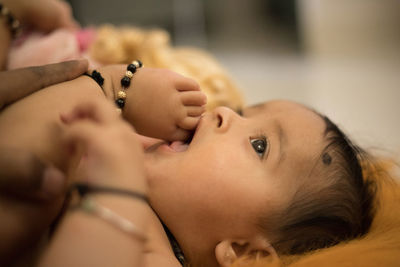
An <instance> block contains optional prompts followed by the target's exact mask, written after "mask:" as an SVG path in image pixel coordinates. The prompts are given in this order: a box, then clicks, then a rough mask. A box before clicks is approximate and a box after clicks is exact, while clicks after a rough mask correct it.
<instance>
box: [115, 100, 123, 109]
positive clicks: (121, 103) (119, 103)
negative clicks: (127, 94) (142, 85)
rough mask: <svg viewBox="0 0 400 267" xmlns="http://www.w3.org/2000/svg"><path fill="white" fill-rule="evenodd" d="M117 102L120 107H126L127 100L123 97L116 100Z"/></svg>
mask: <svg viewBox="0 0 400 267" xmlns="http://www.w3.org/2000/svg"><path fill="white" fill-rule="evenodd" d="M115 104H116V105H117V106H118V107H119V108H120V109H122V108H124V106H125V100H124V99H122V98H118V99H117V100H115Z"/></svg>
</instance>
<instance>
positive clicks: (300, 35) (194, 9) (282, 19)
mask: <svg viewBox="0 0 400 267" xmlns="http://www.w3.org/2000/svg"><path fill="white" fill-rule="evenodd" d="M69 2H70V3H71V5H72V7H73V10H74V15H75V17H76V18H77V19H78V21H80V22H81V24H82V25H84V26H89V25H99V24H104V23H112V24H115V25H126V24H131V25H136V26H141V27H145V28H152V27H158V28H163V29H165V30H167V31H168V32H170V34H171V36H172V39H173V42H174V45H177V46H181V45H184V46H187V45H190V46H196V47H200V48H204V49H206V50H208V51H209V52H211V53H212V54H213V55H214V56H215V57H216V58H217V59H218V61H219V62H220V63H221V64H222V65H223V66H224V67H225V68H226V69H227V70H228V71H229V72H230V73H231V75H232V76H233V77H234V79H235V80H236V82H237V83H238V85H239V86H240V88H242V91H243V93H244V95H245V97H246V101H247V103H248V104H253V103H257V102H261V101H265V100H270V99H277V98H279V99H291V100H294V101H297V102H300V103H303V104H306V105H309V106H311V107H313V108H315V109H317V110H318V111H320V112H322V113H324V114H327V115H328V116H329V117H330V118H331V119H332V120H334V121H335V122H337V123H338V124H339V125H340V126H342V127H343V128H344V129H345V132H347V133H349V134H350V136H351V137H353V138H355V139H356V141H357V142H358V143H359V144H361V145H363V146H366V147H367V148H373V149H375V150H377V151H380V152H383V153H385V154H388V153H389V154H390V155H395V156H398V155H399V154H400V118H399V117H400V1H399V0H246V1H243V0H145V1H139V0H130V1H128V0H113V1H109V0H85V1H80V0H69Z"/></svg>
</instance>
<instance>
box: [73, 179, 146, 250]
mask: <svg viewBox="0 0 400 267" xmlns="http://www.w3.org/2000/svg"><path fill="white" fill-rule="evenodd" d="M73 191H76V192H78V194H79V196H80V201H79V203H78V205H77V206H75V208H79V209H81V210H83V211H84V212H86V213H88V214H91V215H93V216H96V217H98V218H100V219H102V220H104V221H105V222H107V223H109V224H111V225H112V226H114V227H116V228H118V229H119V230H121V231H123V232H125V233H127V234H129V235H131V236H133V237H135V238H137V239H139V240H140V241H142V242H145V241H146V240H147V236H146V235H145V233H144V232H143V231H141V230H140V229H139V228H138V227H137V226H136V225H135V224H134V223H133V222H131V221H129V220H128V219H126V218H124V217H123V216H121V215H119V214H117V213H115V212H114V211H112V210H111V209H109V208H106V207H104V206H102V205H100V204H99V203H97V201H95V200H94V199H93V198H92V197H90V196H89V194H96V193H106V194H114V195H120V196H126V197H131V198H134V199H138V200H140V201H144V202H145V203H148V198H147V196H146V195H144V194H142V193H139V192H135V191H130V190H125V189H120V188H114V187H103V186H95V185H88V184H83V183H76V184H73V185H72V186H71V188H70V190H69V194H71V193H72V192H73Z"/></svg>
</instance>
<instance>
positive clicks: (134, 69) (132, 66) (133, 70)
mask: <svg viewBox="0 0 400 267" xmlns="http://www.w3.org/2000/svg"><path fill="white" fill-rule="evenodd" d="M127 69H128V70H129V71H130V72H132V73H135V72H136V66H135V65H133V64H129V65H128V68H127Z"/></svg>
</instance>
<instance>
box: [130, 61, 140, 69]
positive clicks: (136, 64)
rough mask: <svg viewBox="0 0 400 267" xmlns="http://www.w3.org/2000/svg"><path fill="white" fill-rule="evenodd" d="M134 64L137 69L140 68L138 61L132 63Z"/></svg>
mask: <svg viewBox="0 0 400 267" xmlns="http://www.w3.org/2000/svg"><path fill="white" fill-rule="evenodd" d="M132 64H133V65H135V66H136V68H140V65H139V62H138V61H137V60H134V61H132Z"/></svg>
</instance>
